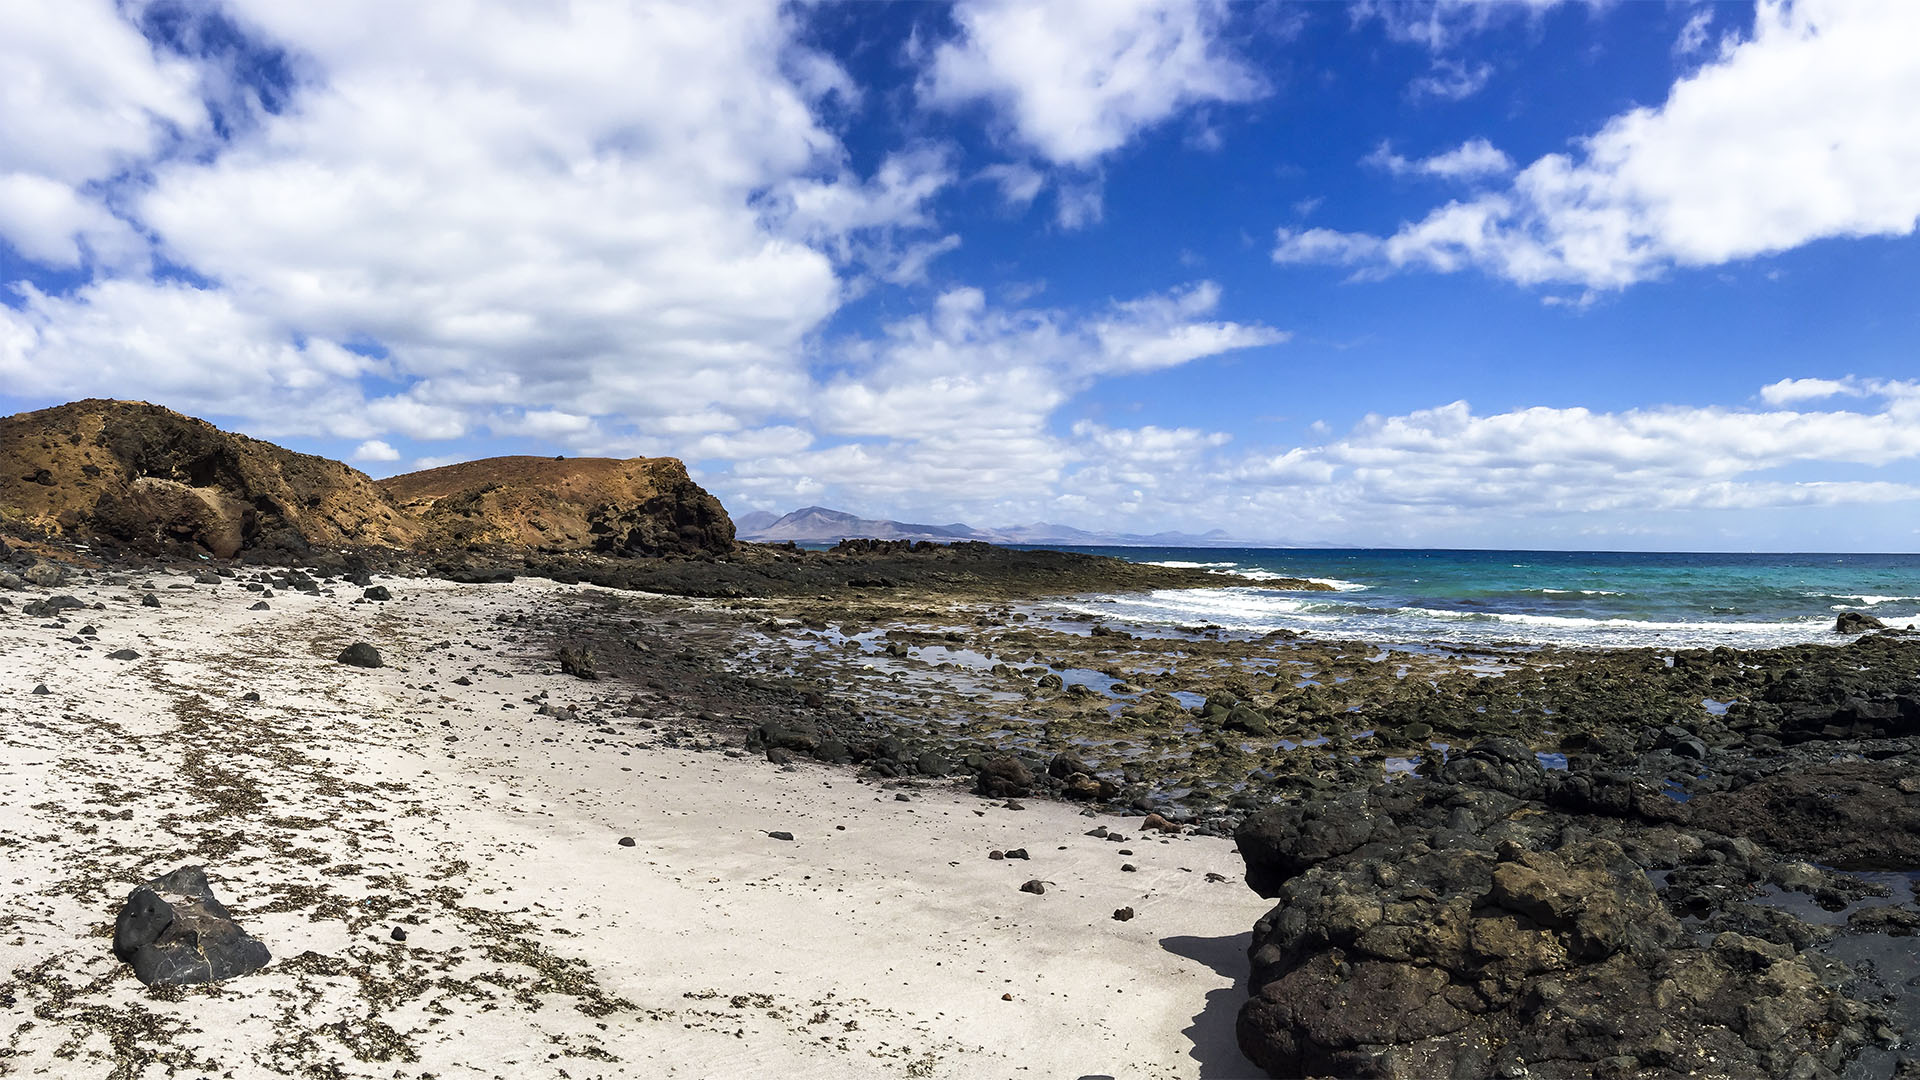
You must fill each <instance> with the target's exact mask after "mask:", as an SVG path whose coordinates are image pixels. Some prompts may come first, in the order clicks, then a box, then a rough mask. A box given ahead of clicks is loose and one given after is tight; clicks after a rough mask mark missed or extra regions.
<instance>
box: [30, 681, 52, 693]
mask: <svg viewBox="0 0 1920 1080" xmlns="http://www.w3.org/2000/svg"><path fill="white" fill-rule="evenodd" d="M33 692H34V693H36V694H51V693H53V691H51V690H49V689H47V684H46V683H34V684H33Z"/></svg>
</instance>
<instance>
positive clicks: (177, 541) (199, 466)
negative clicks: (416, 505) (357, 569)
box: [0, 399, 420, 558]
mask: <svg viewBox="0 0 1920 1080" xmlns="http://www.w3.org/2000/svg"><path fill="white" fill-rule="evenodd" d="M41 473H44V474H45V476H44V478H43V479H24V478H26V477H39V475H40V474H41ZM0 511H4V512H6V513H7V514H9V515H11V516H15V517H16V518H17V519H19V520H20V521H22V522H23V523H24V524H26V525H29V526H31V527H34V528H37V529H40V530H43V531H45V532H46V533H48V534H52V535H59V536H64V537H68V538H72V539H83V538H104V539H109V540H113V541H117V542H120V543H124V544H127V545H129V546H132V547H134V548H136V549H141V550H154V551H158V550H165V549H168V548H177V547H186V548H189V549H193V550H198V551H202V552H205V553H208V554H211V555H214V556H217V557H220V558H228V557H231V556H233V555H235V554H237V553H239V552H241V551H243V550H246V551H256V550H266V551H272V552H281V553H300V552H305V551H306V550H307V549H308V548H309V547H312V546H340V545H343V544H387V545H393V546H404V545H405V544H408V543H410V542H411V541H412V540H413V539H414V538H415V537H417V536H418V534H419V531H420V529H419V526H418V524H417V523H415V522H414V521H413V520H412V519H411V518H410V517H409V516H408V515H407V514H406V513H405V512H403V511H401V510H400V509H399V508H398V507H397V506H395V505H394V503H393V500H392V499H391V498H389V497H388V496H387V494H386V493H385V492H383V491H381V490H380V489H379V488H377V487H375V486H374V484H373V482H372V481H371V480H369V479H368V478H367V477H366V475H365V474H363V473H360V472H358V471H356V470H354V469H351V468H348V467H347V466H345V465H342V464H341V463H339V462H337V461H330V460H328V459H326V458H321V457H314V456H312V455H309V454H296V453H294V452H293V451H291V450H287V449H284V448H282V447H279V446H275V445H273V444H272V443H266V442H261V441H259V440H257V439H250V438H247V437H246V436H244V435H235V434H232V433H230V432H225V431H221V430H220V429H219V428H216V427H214V426H213V425H212V424H209V423H207V422H206V421H204V420H196V419H193V418H192V417H187V416H182V415H180V414H179V413H176V412H174V411H172V410H171V409H165V408H162V407H160V406H158V405H149V404H146V403H144V402H133V401H105V400H100V399H90V400H87V401H76V402H71V403H69V404H66V405H59V406H55V407H54V408H51V409H41V410H39V411H37V412H29V413H20V414H18V415H15V416H9V417H5V418H0Z"/></svg>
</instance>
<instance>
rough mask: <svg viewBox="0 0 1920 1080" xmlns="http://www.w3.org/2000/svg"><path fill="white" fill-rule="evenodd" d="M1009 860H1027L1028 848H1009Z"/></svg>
mask: <svg viewBox="0 0 1920 1080" xmlns="http://www.w3.org/2000/svg"><path fill="white" fill-rule="evenodd" d="M1007 858H1009V859H1025V858H1027V849H1026V848H1023V847H1017V848H1009V849H1008V850H1007Z"/></svg>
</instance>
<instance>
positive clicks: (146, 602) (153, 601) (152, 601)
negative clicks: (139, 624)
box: [140, 593, 160, 607]
mask: <svg viewBox="0 0 1920 1080" xmlns="http://www.w3.org/2000/svg"><path fill="white" fill-rule="evenodd" d="M140 606H141V607H159V606H160V598H159V597H158V596H155V595H154V594H153V593H148V594H147V595H145V596H143V597H141V598H140Z"/></svg>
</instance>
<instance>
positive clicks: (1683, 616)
mask: <svg viewBox="0 0 1920 1080" xmlns="http://www.w3.org/2000/svg"><path fill="white" fill-rule="evenodd" d="M1067 550H1073V551H1087V552H1092V553H1094V554H1099V555H1113V556H1117V557H1119V558H1122V559H1128V560H1131V561H1134V562H1149V563H1158V564H1161V565H1167V566H1194V567H1201V568H1204V569H1207V570H1209V571H1212V572H1214V573H1217V574H1220V575H1222V576H1225V577H1232V578H1236V579H1241V580H1242V581H1244V584H1239V585H1235V586H1233V587H1231V588H1226V589H1168V590H1161V591H1157V592H1153V593H1148V594H1144V595H1131V596H1128V595H1115V596H1098V597H1083V598H1080V599H1077V600H1075V601H1071V602H1069V603H1067V604H1066V607H1068V608H1069V609H1071V610H1074V611H1081V612H1087V613H1092V614H1097V615H1100V616H1102V617H1104V618H1106V619H1109V620H1111V621H1114V622H1118V623H1132V624H1135V625H1139V626H1143V627H1150V626H1174V625H1180V626H1192V625H1201V624H1212V625H1214V626H1218V627H1221V628H1222V629H1226V630H1234V631H1246V632H1252V633H1266V632H1268V631H1271V630H1294V631H1299V632H1302V633H1305V634H1308V635H1310V636H1313V637H1322V638H1328V639H1341V640H1355V641H1368V642H1378V643H1381V644H1401V645H1419V644H1429V643H1457V644H1466V645H1493V644H1524V645H1559V646H1573V647H1588V648H1632V647H1641V646H1651V647H1655V648H1674V649H1677V648H1710V647H1713V646H1717V645H1728V646H1733V647H1735V648H1767V647H1771V646H1776V645H1790V644H1798V643H1803V642H1827V643H1834V642H1837V641H1840V640H1844V639H1841V638H1840V637H1839V636H1838V635H1836V634H1835V633H1834V631H1833V625H1834V620H1835V618H1836V617H1838V615H1839V614H1840V613H1841V612H1847V611H1857V612H1860V613H1862V614H1865V615H1871V616H1874V617H1876V618H1878V619H1880V620H1882V621H1883V622H1885V623H1886V624H1887V625H1888V626H1897V627H1905V626H1908V625H1909V624H1912V625H1914V626H1920V554H1907V555H1851V554H1849V555H1838V554H1832V555H1823V554H1784V555H1781V554H1775V555H1743V554H1724V553H1687V552H1656V553H1650V552H1618V551H1447V550H1400V549H1391V550H1390V549H1366V548H1361V549H1293V548H1281V549H1274V548H1128V547H1084V548H1069V549H1067ZM1281 577H1293V578H1312V579H1315V580H1318V581H1322V582H1325V583H1327V584H1329V585H1332V586H1333V587H1334V588H1335V589H1336V590H1337V591H1335V592H1289V591H1283V590H1279V589H1274V588H1272V587H1270V586H1266V585H1263V584H1262V582H1263V581H1271V580H1273V579H1275V578H1281Z"/></svg>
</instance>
